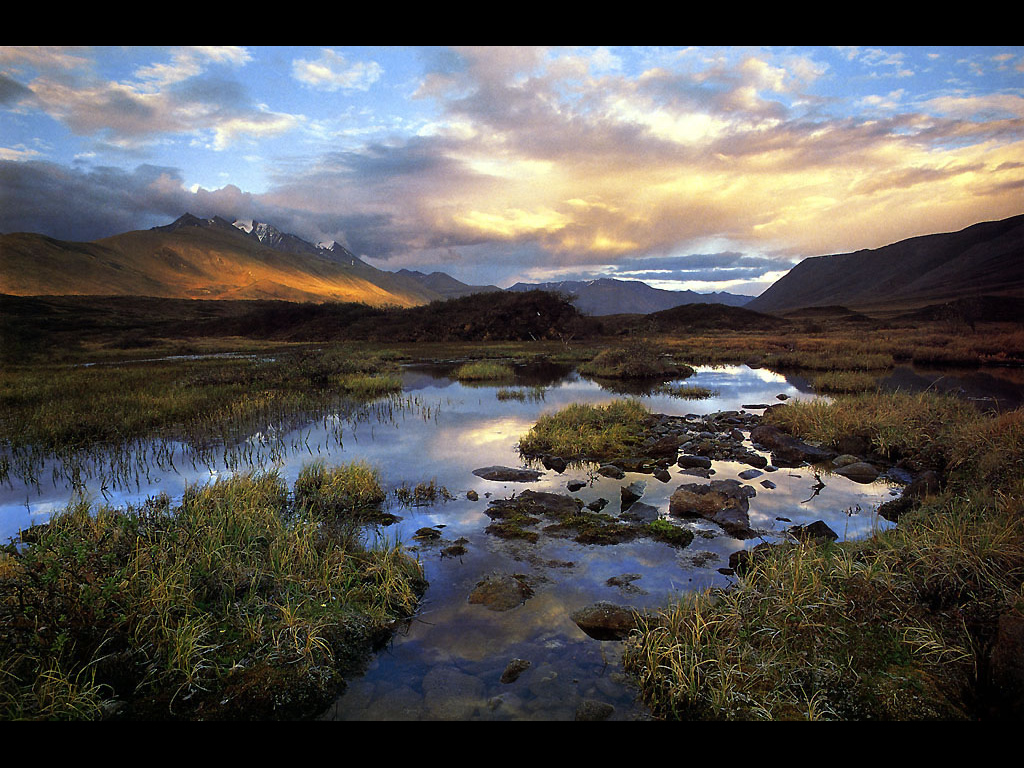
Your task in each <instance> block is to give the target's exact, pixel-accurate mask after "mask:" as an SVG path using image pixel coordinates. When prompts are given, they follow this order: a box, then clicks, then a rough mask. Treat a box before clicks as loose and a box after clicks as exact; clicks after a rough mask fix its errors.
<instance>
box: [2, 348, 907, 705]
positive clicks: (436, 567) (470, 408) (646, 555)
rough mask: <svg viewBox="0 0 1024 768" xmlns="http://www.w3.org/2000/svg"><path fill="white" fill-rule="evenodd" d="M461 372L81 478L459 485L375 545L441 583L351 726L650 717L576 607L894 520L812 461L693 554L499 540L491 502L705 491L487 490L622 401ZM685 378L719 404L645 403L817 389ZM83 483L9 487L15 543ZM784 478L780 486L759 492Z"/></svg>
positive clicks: (366, 693) (146, 484)
mask: <svg viewBox="0 0 1024 768" xmlns="http://www.w3.org/2000/svg"><path fill="white" fill-rule="evenodd" d="M452 367H453V366H446V365H434V366H410V367H408V368H406V369H405V372H404V381H405V391H404V393H403V395H402V396H401V397H395V398H389V399H387V400H384V401H381V402H378V403H377V404H375V405H372V406H368V407H367V408H364V409H360V410H359V411H358V412H356V413H353V414H347V415H346V416H344V417H340V416H337V417H336V416H333V415H326V416H321V417H320V418H318V419H317V420H316V421H314V422H312V423H306V424H302V425H298V426H296V425H292V426H289V427H287V428H284V427H283V428H281V429H280V430H278V433H277V434H274V435H267V434H261V435H253V436H251V437H250V439H249V440H248V441H246V443H244V444H242V445H239V446H235V447H234V448H233V450H231V451H228V450H224V451H219V450H213V451H211V452H209V453H208V454H204V455H202V456H199V457H197V456H196V455H195V454H188V453H187V452H185V450H184V449H183V448H182V449H181V450H180V451H178V452H177V453H174V452H173V451H172V452H170V453H169V452H168V451H169V449H168V447H167V446H164V447H162V448H161V449H160V450H159V451H156V450H155V449H152V448H146V447H143V446H140V447H138V449H137V450H138V451H141V452H142V453H146V451H151V453H149V454H147V455H146V456H142V457H135V458H131V457H129V458H127V459H126V458H125V457H123V456H122V457H121V458H120V459H119V461H120V464H119V466H120V467H121V469H119V470H118V471H116V472H111V471H107V470H104V469H103V468H102V467H98V468H96V469H95V471H92V472H88V471H87V472H84V473H83V472H76V473H74V482H75V483H76V484H77V485H78V487H79V490H80V491H82V492H85V493H86V494H87V495H88V496H89V497H91V498H92V499H93V501H94V503H110V504H112V505H121V504H125V503H140V502H141V501H143V500H144V499H145V498H146V497H147V496H152V495H155V494H157V493H161V492H165V493H167V494H168V495H170V496H171V497H172V498H177V497H179V496H180V494H181V493H182V491H183V489H184V487H185V485H186V484H193V483H197V482H205V481H206V480H209V479H211V478H214V477H216V476H218V475H220V474H224V473H230V472H233V471H238V470H244V469H247V468H249V467H251V466H255V468H257V469H268V468H277V469H278V470H279V471H280V473H281V475H282V477H283V478H284V479H285V480H286V481H287V482H288V483H289V485H290V484H291V482H293V481H294V479H295V477H297V475H298V473H299V470H300V469H301V468H302V466H303V465H305V464H307V463H310V462H311V461H314V460H317V461H323V462H324V463H326V464H327V465H333V464H342V463H347V462H350V461H354V460H363V461H366V462H367V463H369V464H371V465H372V466H374V467H376V468H377V469H378V470H379V472H380V475H381V479H382V482H383V484H384V485H385V487H386V488H387V489H389V490H395V489H397V488H400V487H403V486H404V487H407V488H412V487H414V486H416V485H417V484H419V483H431V482H433V483H434V484H435V487H438V488H441V487H443V488H444V489H446V490H447V491H448V493H449V495H450V497H447V496H446V497H444V498H439V499H438V500H437V501H435V502H433V503H430V504H426V505H422V506H407V505H403V504H399V503H398V502H397V501H395V502H394V503H393V506H392V508H391V510H390V511H391V512H393V513H394V514H396V515H397V516H398V517H399V522H398V523H396V524H395V525H391V526H388V527H385V528H381V529H380V530H379V532H377V534H376V535H380V536H383V537H385V538H386V539H387V540H388V541H396V540H399V541H402V542H404V543H405V544H406V545H407V546H409V547H410V548H413V549H414V550H415V551H416V553H417V556H418V557H419V558H420V560H421V562H422V563H423V566H424V569H425V573H426V577H427V579H428V580H429V582H430V587H429V589H428V591H427V593H426V596H425V600H424V603H423V606H422V610H421V612H420V613H419V614H418V616H417V617H416V618H415V619H414V620H412V621H411V622H409V623H408V624H407V626H406V627H404V628H403V630H402V631H401V632H400V633H399V634H398V635H397V636H396V637H395V638H394V640H393V641H392V643H391V644H390V645H389V646H388V647H387V648H386V649H384V650H383V651H381V652H380V653H379V654H378V655H377V656H376V657H375V659H374V660H373V662H372V663H371V665H370V667H369V669H368V670H367V672H366V674H365V675H364V676H363V677H361V678H358V679H356V680H353V681H351V683H350V685H349V687H348V689H347V691H346V692H345V693H344V694H343V695H342V696H341V697H340V698H339V699H338V700H337V702H336V703H335V705H334V706H333V707H331V709H330V710H329V711H328V712H327V713H325V714H324V716H323V717H324V718H325V719H338V720H357V719H373V720H406V719H408V720H419V719H422V720H444V719H459V720H465V719H497V720H503V719H509V720H528V719H543V720H571V719H574V718H575V717H576V716H577V712H578V710H579V708H580V707H581V706H582V705H583V704H584V702H600V703H601V704H602V705H611V706H612V707H613V708H614V709H613V711H612V713H611V715H610V719H614V720H629V719H638V718H644V717H646V716H647V715H646V711H645V709H644V707H643V706H642V705H640V704H638V703H637V702H636V690H635V688H634V687H633V685H632V684H631V682H630V681H629V680H628V679H627V678H626V677H625V675H624V674H623V672H622V666H621V651H622V643H621V642H616V641H598V640H594V639H592V638H590V637H588V636H587V635H586V634H584V633H583V631H581V630H580V629H579V628H578V627H577V626H576V625H575V623H573V621H572V620H571V618H570V614H571V613H572V612H573V611H575V610H577V609H579V608H582V607H584V606H586V605H588V604H590V603H593V602H596V601H600V600H604V601H610V602H615V603H621V604H629V605H632V606H637V607H659V606H663V605H665V604H666V603H668V602H670V601H672V600H673V599H674V597H675V596H677V595H678V594H679V593H680V592H681V591H686V590H695V589H702V588H705V587H708V586H725V585H727V584H728V583H730V580H731V579H732V577H731V576H729V575H726V574H723V573H722V572H720V570H719V569H722V568H725V567H727V566H728V559H729V555H730V554H731V553H733V552H735V551H737V550H740V549H743V548H745V547H752V546H755V545H756V544H758V543H760V541H762V540H765V539H771V538H773V537H774V536H777V535H782V534H783V532H784V531H785V530H786V529H787V528H789V527H790V526H792V525H796V524H807V523H811V522H814V521H815V520H824V521H825V522H826V523H827V524H828V525H829V526H830V527H831V528H832V529H833V530H834V531H836V533H838V534H839V536H840V538H853V537H860V536H864V535H868V534H870V533H871V532H872V531H873V530H875V529H876V528H878V527H883V526H885V525H888V523H886V522H885V521H884V520H881V519H880V518H879V517H878V516H877V515H876V514H875V510H876V508H877V506H878V505H879V504H881V503H882V502H884V501H887V500H889V499H890V498H892V496H893V494H894V493H897V492H898V489H897V488H896V487H895V486H894V485H892V484H891V483H890V482H888V481H886V480H880V481H877V482H874V483H869V484H859V483H856V482H853V481H851V480H847V479H846V478H843V477H841V476H838V475H826V476H824V477H822V478H820V479H821V480H822V481H823V482H824V486H823V487H820V486H818V485H816V483H817V480H818V479H819V478H817V477H816V476H815V475H814V473H813V472H812V471H810V470H809V469H807V468H802V469H779V470H777V471H774V472H771V473H766V474H765V477H764V478H758V479H757V480H755V481H750V484H751V485H752V486H754V487H755V488H756V491H757V495H756V496H755V497H754V498H752V499H750V517H751V522H752V524H753V526H754V527H755V528H756V529H758V531H759V532H760V533H761V537H760V538H755V539H748V540H745V541H742V540H737V539H734V538H732V537H730V536H728V535H726V534H725V533H723V532H722V530H721V529H720V528H718V527H717V526H715V525H713V524H711V523H706V522H697V521H686V522H681V523H680V524H682V525H686V526H688V527H690V528H691V529H692V530H693V531H694V532H695V534H696V535H695V537H694V539H693V542H692V543H691V544H690V545H689V546H687V547H685V548H677V547H673V546H670V545H668V544H664V543H659V542H656V541H653V540H645V539H641V540H636V541H632V542H629V543H622V544H615V545H605V546H583V545H579V544H576V543H575V542H573V541H571V540H568V539H562V538H551V537H547V536H541V538H540V541H539V542H537V543H532V544H530V543H524V542H522V541H509V540H503V539H499V538H496V537H494V536H492V535H490V534H488V533H487V532H486V531H485V529H486V528H487V526H488V525H489V524H490V522H491V521H490V518H488V516H487V514H486V510H487V505H488V501H489V500H493V499H501V498H508V497H510V496H512V495H513V494H516V493H521V492H522V491H523V490H525V489H527V488H532V489H535V490H543V491H553V492H558V493H568V490H567V488H566V486H567V483H568V482H569V481H571V480H578V481H580V482H582V483H583V484H584V485H583V487H582V488H581V489H579V490H578V491H576V492H575V493H574V494H573V495H575V496H577V497H578V498H580V499H582V500H583V501H584V502H586V503H589V502H591V501H593V500H595V499H598V498H605V499H608V500H610V501H611V503H610V504H609V506H608V508H607V509H606V510H605V511H606V512H611V513H616V512H618V507H619V495H620V487H621V486H623V485H626V484H629V483H630V482H632V481H633V480H636V479H643V480H644V481H645V482H646V488H645V492H644V495H643V498H642V499H641V500H642V502H643V503H645V504H649V505H651V506H654V507H656V508H657V509H658V510H659V511H660V513H661V514H662V516H667V510H668V500H669V497H670V496H671V494H672V492H673V491H674V490H675V489H676V488H677V487H678V486H679V485H680V484H682V483H690V482H702V481H701V480H700V479H699V478H695V477H692V476H689V475H685V474H683V473H682V470H681V469H680V468H679V467H677V466H673V467H671V469H670V472H671V475H672V476H671V480H670V481H669V482H660V481H658V480H656V479H653V478H652V477H651V476H650V475H643V476H640V475H632V474H627V476H626V478H625V479H622V480H612V479H609V478H605V477H601V476H598V475H597V474H596V473H595V472H593V471H592V469H593V468H588V467H583V468H570V469H567V470H566V471H564V472H562V473H558V472H555V471H546V472H545V473H544V474H543V476H542V477H541V478H540V479H539V480H537V481H536V482H531V483H511V482H496V481H487V480H482V479H481V478H479V477H477V476H475V475H474V474H473V470H474V469H477V468H480V467H486V466H492V465H504V466H512V467H519V466H522V462H521V460H520V457H519V455H518V452H517V450H516V444H517V441H518V439H519V438H520V436H521V435H523V434H524V433H525V432H527V431H528V430H529V429H530V428H531V427H532V426H533V424H534V423H535V422H536V420H537V418H538V417H539V416H540V415H541V414H543V413H548V412H553V411H557V410H559V409H561V408H563V407H564V406H566V405H569V404H570V403H573V402H589V403H604V402H607V401H609V400H611V399H614V398H617V397H622V396H623V393H621V392H614V391H612V390H610V389H606V388H604V387H602V386H599V385H598V384H595V383H593V382H591V381H588V380H585V379H582V378H580V377H579V376H578V375H576V374H575V373H573V372H571V371H568V370H566V369H561V368H551V367H543V368H538V367H532V368H530V367H524V368H521V369H519V370H518V372H517V380H516V381H515V382H514V383H513V384H510V385H507V388H510V389H512V390H516V391H519V392H521V393H522V395H523V399H521V400H519V399H503V398H499V396H498V395H499V391H500V389H502V388H500V387H494V386H465V385H462V384H460V383H458V382H456V381H454V380H453V379H452V378H450V372H451V370H452ZM685 383H686V384H692V385H701V386H707V387H710V388H711V389H713V390H715V391H716V392H717V393H718V394H717V395H716V396H714V397H712V398H710V399H706V400H683V399H678V398H673V397H670V396H650V395H641V396H640V397H641V400H642V401H643V402H644V403H645V404H646V405H647V406H648V408H649V409H650V410H651V411H653V412H656V413H664V414H668V415H685V414H706V413H714V412H718V411H724V410H741V409H743V408H744V406H751V405H757V404H762V405H763V404H770V403H777V402H779V400H777V396H779V395H783V396H786V397H791V398H807V397H811V396H812V395H811V394H809V393H808V392H807V391H801V389H800V387H799V386H798V385H799V384H800V382H796V384H794V383H791V382H790V381H788V380H787V379H786V378H785V377H783V376H781V375H778V374H775V373H772V372H770V371H767V370H763V369H751V368H748V367H746V366H735V367H718V368H699V369H697V372H696V374H695V375H694V376H692V377H690V378H689V379H687V380H686V382H685ZM629 394H630V396H636V394H637V393H629ZM751 410H753V409H751ZM754 412H755V413H757V412H760V411H759V410H755V411H754ZM748 442H749V441H748ZM126 464H127V465H128V466H129V467H130V466H134V467H135V470H134V474H133V473H132V471H131V470H130V469H127V470H126V469H124V466H125V465H126ZM713 468H714V471H715V474H714V479H727V478H735V477H737V476H738V474H739V473H740V472H742V471H744V470H749V469H750V467H749V466H747V465H743V464H739V463H734V462H715V463H714V467H713ZM69 474H71V473H68V472H65V471H62V469H61V468H60V467H59V466H56V465H55V466H50V467H47V468H46V469H44V470H43V471H42V472H40V473H38V476H37V478H36V480H35V481H34V482H33V483H32V484H31V485H29V486H26V485H24V484H20V483H19V482H18V481H17V480H15V479H13V478H11V479H9V480H8V482H7V483H6V484H5V486H4V487H3V490H2V492H0V536H2V537H3V539H4V540H6V539H7V538H8V537H10V536H13V535H15V534H16V533H17V531H18V529H19V528H24V527H27V526H28V525H30V524H32V523H37V522H41V521H43V520H45V518H46V517H47V516H48V515H49V514H50V513H51V512H52V511H54V510H57V509H61V508H63V507H64V506H65V505H66V504H67V503H68V501H69V496H70V495H71V493H72V490H71V488H70V485H69V480H68V475H69ZM769 475H770V478H771V481H772V483H774V484H775V486H776V487H775V488H770V489H769V488H765V487H763V486H761V485H760V484H759V483H760V481H761V480H762V479H765V478H767V477H768V476H769ZM470 491H476V493H477V494H478V496H479V498H478V500H475V501H474V500H471V499H470V498H468V497H467V494H468V493H469V492H470ZM427 526H432V527H436V528H438V530H440V531H441V533H442V538H441V539H440V540H435V541H432V542H428V543H420V542H419V540H417V539H415V538H414V533H415V532H416V531H417V530H418V529H420V528H423V527H427ZM459 540H464V542H463V543H464V545H465V551H464V553H463V554H461V555H458V556H445V554H444V550H445V547H447V546H449V545H451V544H452V543H454V542H456V541H459ZM502 574H504V575H516V576H520V577H522V578H523V579H525V580H526V581H528V582H529V584H530V585H531V587H532V589H533V595H532V596H531V597H530V598H529V599H527V600H526V601H525V602H524V603H522V604H521V605H519V606H518V607H515V608H513V609H511V610H505V611H495V610H490V609H488V608H487V607H485V606H483V605H480V604H474V603H470V602H469V600H468V596H469V594H470V592H471V591H472V590H473V588H474V587H475V586H476V585H477V583H479V582H480V581H481V580H483V579H485V578H486V577H488V576H491V575H502ZM610 579H611V580H613V581H612V582H611V583H610V582H609V580H610ZM616 585H617V586H616ZM513 659H522V660H525V661H528V662H529V666H528V667H527V668H526V669H525V671H523V672H522V673H521V674H520V675H519V677H518V678H517V679H516V680H515V681H514V682H510V683H503V682H501V678H502V673H503V671H504V670H505V668H506V666H507V665H508V664H509V662H510V661H511V660H513Z"/></svg>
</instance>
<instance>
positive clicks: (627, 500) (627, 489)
mask: <svg viewBox="0 0 1024 768" xmlns="http://www.w3.org/2000/svg"><path fill="white" fill-rule="evenodd" d="M645 490H647V483H645V482H644V481H643V480H637V481H636V482H633V483H630V484H629V485H624V486H623V487H622V488H621V489H620V491H619V495H620V496H621V501H622V504H621V506H620V507H619V509H621V510H623V511H625V510H627V509H629V506H630V504H632V503H633V502H636V501H639V500H640V497H641V496H643V495H644V491H645Z"/></svg>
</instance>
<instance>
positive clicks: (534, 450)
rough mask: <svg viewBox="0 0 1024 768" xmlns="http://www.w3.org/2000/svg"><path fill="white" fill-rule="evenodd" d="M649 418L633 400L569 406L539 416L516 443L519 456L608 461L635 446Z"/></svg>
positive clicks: (642, 407) (645, 411)
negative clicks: (549, 456)
mask: <svg viewBox="0 0 1024 768" xmlns="http://www.w3.org/2000/svg"><path fill="white" fill-rule="evenodd" d="M649 417H650V414H649V412H648V411H647V409H646V408H645V407H644V406H643V404H641V403H640V402H639V401H637V400H613V401H611V402H610V403H608V404H607V405H590V404H584V403H573V404H571V405H569V406H567V407H565V408H563V409H562V410H560V411H558V412H557V413H553V414H545V415H543V416H541V417H540V418H539V419H538V420H537V423H536V424H535V425H534V426H533V428H532V429H531V430H530V431H529V432H528V433H527V434H525V435H524V436H523V437H521V438H520V440H519V452H520V453H521V454H522V455H523V456H527V457H529V456H540V455H543V454H550V455H554V456H560V457H562V458H564V459H594V460H600V459H608V458H613V457H615V456H621V455H623V454H625V453H628V451H629V449H630V448H632V447H633V446H635V445H636V444H637V442H638V441H639V439H640V434H641V432H642V431H643V429H644V428H645V427H646V425H647V422H648V419H649Z"/></svg>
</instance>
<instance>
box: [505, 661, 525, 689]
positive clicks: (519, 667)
mask: <svg viewBox="0 0 1024 768" xmlns="http://www.w3.org/2000/svg"><path fill="white" fill-rule="evenodd" d="M529 668H530V662H529V661H527V660H526V659H512V661H510V662H509V663H508V664H507V665H506V667H505V671H504V672H502V673H501V682H502V683H504V684H505V685H508V684H509V683H514V682H515V681H516V680H518V679H519V676H520V675H521V674H523V672H525V671H526V670H527V669H529Z"/></svg>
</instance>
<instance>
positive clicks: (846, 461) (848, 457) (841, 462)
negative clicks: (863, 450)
mask: <svg viewBox="0 0 1024 768" xmlns="http://www.w3.org/2000/svg"><path fill="white" fill-rule="evenodd" d="M858 461H860V459H859V458H858V457H856V456H854V455H853V454H850V453H844V454H842V455H841V456H836V457H835V458H834V459H832V466H833V467H846V466H849V465H850V464H856V463H857V462H858Z"/></svg>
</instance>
